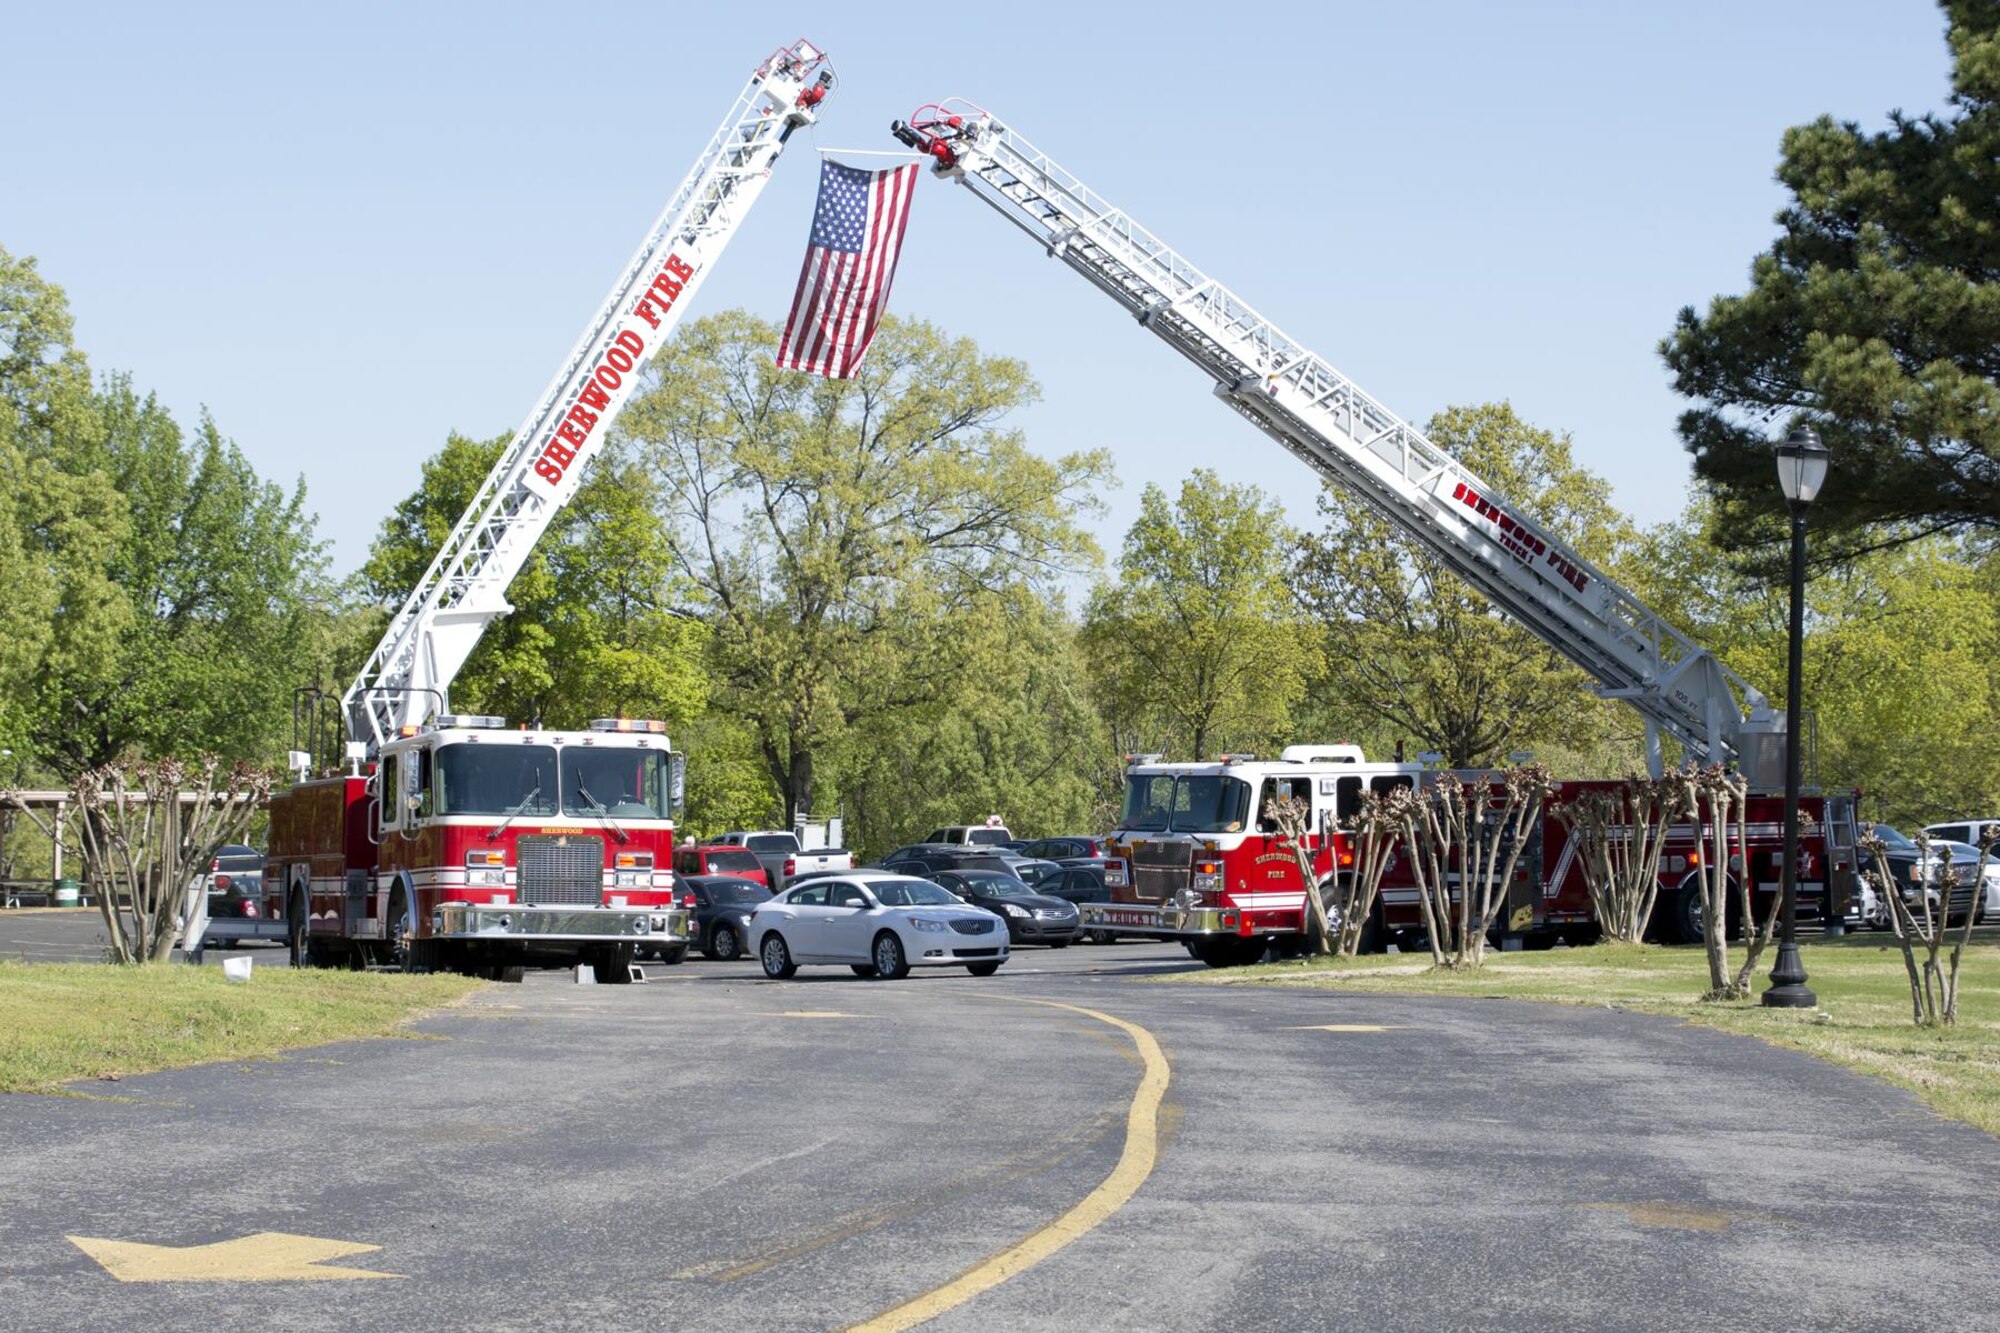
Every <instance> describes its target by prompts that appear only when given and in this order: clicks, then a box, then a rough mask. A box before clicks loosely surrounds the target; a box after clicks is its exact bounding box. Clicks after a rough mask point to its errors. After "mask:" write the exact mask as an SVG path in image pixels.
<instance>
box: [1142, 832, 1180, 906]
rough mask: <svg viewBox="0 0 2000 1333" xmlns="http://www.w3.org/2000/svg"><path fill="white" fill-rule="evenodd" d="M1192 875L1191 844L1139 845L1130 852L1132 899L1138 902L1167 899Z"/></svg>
mask: <svg viewBox="0 0 2000 1333" xmlns="http://www.w3.org/2000/svg"><path fill="white" fill-rule="evenodd" d="M1193 875H1194V844H1193V843H1187V842H1142V843H1140V844H1138V845H1137V846H1135V847H1134V848H1133V849H1132V896H1133V897H1134V898H1137V899H1139V900H1140V901H1142V902H1159V901H1161V900H1163V899H1166V898H1171V897H1172V896H1173V895H1175V894H1176V893H1179V892H1180V891H1181V890H1182V889H1185V888H1186V887H1188V884H1189V882H1190V881H1191V879H1192V878H1193Z"/></svg>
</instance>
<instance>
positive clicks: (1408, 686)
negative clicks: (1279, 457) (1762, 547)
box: [1296, 403, 1637, 769]
mask: <svg viewBox="0 0 2000 1333" xmlns="http://www.w3.org/2000/svg"><path fill="white" fill-rule="evenodd" d="M1425 432H1426V434H1428V435H1429V436H1430V438H1431V440H1432V441H1433V442H1435V443H1436V444H1437V445H1438V446H1439V447H1440V448H1442V449H1443V450H1444V451H1445V452H1447V453H1449V454H1450V455H1451V456H1452V457H1454V458H1456V459H1458V460H1459V461H1461V462H1462V463H1464V464H1465V465H1466V466H1467V467H1468V468H1470V469H1471V470H1472V471H1473V472H1474V473H1475V474H1477V475H1478V476H1480V477H1482V478H1484V479H1485V480H1486V481H1487V482H1488V483H1489V484H1490V485H1491V486H1492V487H1493V488H1494V489H1495V490H1497V491H1498V492H1499V493H1500V494H1501V495H1504V496H1506V497H1507V498H1508V503H1509V504H1510V505H1511V506H1512V507H1514V508H1516V509H1518V510H1519V511H1520V512H1521V513H1523V514H1526V515H1528V516H1530V517H1532V518H1534V519H1535V520H1536V521H1538V522H1540V523H1541V524H1542V525H1543V526H1545V527H1547V528H1548V529H1549V530H1551V531H1553V532H1555V533H1557V534H1559V535H1561V536H1562V537H1563V539H1564V540H1565V541H1567V542H1569V543H1570V544H1571V545H1572V546H1574V547H1576V548H1577V549H1578V550H1579V551H1581V552H1582V554H1583V555H1584V557H1585V558H1586V559H1589V560H1590V561H1592V563H1594V564H1597V565H1598V566H1599V567H1600V568H1602V567H1605V566H1607V565H1609V564H1611V563H1612V562H1614V561H1615V560H1616V559H1617V557H1618V556H1619V555H1620V553H1621V551H1622V549H1623V548H1624V546H1625V545H1626V543H1628V542H1629V541H1630V540H1631V539H1632V537H1633V536H1634V534H1633V532H1632V530H1631V528H1630V526H1629V524H1628V523H1627V521H1626V519H1625V518H1624V516H1623V515H1622V514H1621V513H1620V512H1619V510H1618V508H1617V506H1616V505H1614V504H1613V503H1612V501H1611V488H1610V486H1609V484H1608V483H1606V482H1605V481H1604V480H1603V479H1602V478H1600V477H1597V476H1595V475H1593V474H1592V473H1590V472H1589V471H1587V470H1586V469H1584V468H1582V467H1579V466H1578V465H1577V464H1576V462H1575V460H1574V458H1573V457H1572V456H1571V453H1570V443H1569V437H1568V436H1566V435H1557V434H1554V433H1553V432H1550V431H1546V430H1541V429H1539V428H1537V427H1535V426H1532V425H1529V424H1528V423H1527V422H1525V421H1523V420H1521V418H1520V417H1519V416H1517V415H1516V414H1515V412H1514V409H1513V408H1512V407H1511V406H1510V405H1508V404H1506V403H1489V404H1485V405H1482V406H1477V407H1455V408H1449V409H1447V410H1445V411H1444V412H1441V413H1439V414H1438V415H1436V416H1434V417H1432V418H1431V420H1430V422H1429V424H1428V425H1427V426H1426V427H1425ZM1320 513H1321V515H1322V516H1323V517H1324V519H1325V525H1324V526H1323V527H1322V528H1321V529H1320V530H1319V531H1318V532H1316V533H1313V534H1311V535H1310V536H1308V537H1307V538H1306V539H1305V540H1304V541H1303V542H1302V543H1301V545H1300V569H1299V573H1298V575H1297V576H1296V586H1297V588H1298V589H1299V595H1300V599H1301V601H1302V603H1303V605H1304V607H1305V609H1306V611H1307V613H1308V614H1309V615H1310V616H1311V617H1312V619H1313V620H1314V622H1315V623H1316V624H1318V625H1319V626H1321V627H1322V629H1323V632H1324V634H1325V643H1326V647H1325V653H1324V661H1325V670H1324V671H1323V673H1322V674H1321V675H1320V676H1319V678H1318V679H1317V680H1316V681H1315V683H1314V690H1315V693H1316V694H1318V695H1321V696H1323V697H1322V699H1321V701H1320V704H1319V707H1320V708H1321V709H1322V710H1323V715H1324V716H1339V715H1340V713H1339V712H1337V711H1336V710H1340V711H1344V712H1346V714H1347V716H1349V717H1350V718H1351V719H1352V727H1351V729H1352V730H1355V731H1360V732H1364V733H1365V732H1366V731H1367V730H1369V729H1370V728H1371V726H1372V727H1373V728H1375V729H1377V730H1378V734H1380V733H1381V732H1386V733H1388V734H1389V735H1393V736H1396V737H1400V738H1408V739H1410V740H1412V741H1414V742H1415V743H1416V745H1417V746H1418V748H1420V749H1423V750H1433V751H1437V752H1438V753H1440V754H1442V755H1443V756H1444V762H1445V763H1446V764H1447V765H1448V766H1450V767H1454V768H1472V767H1481V766H1488V765H1497V764H1498V763H1500V762H1501V761H1503V760H1504V759H1505V758H1506V757H1507V755H1508V754H1509V753H1510V752H1512V751H1518V750H1534V751H1536V752H1538V753H1540V754H1541V755H1542V757H1543V758H1545V759H1552V758H1555V757H1556V756H1557V755H1560V756H1561V760H1562V762H1565V763H1566V764H1568V763H1582V764H1585V765H1588V766H1596V765H1597V764H1598V763H1602V762H1605V761H1603V760H1602V759H1600V758H1599V757H1598V756H1597V755H1596V753H1595V751H1596V750H1597V748H1598V743H1599V742H1600V741H1601V740H1602V739H1603V737H1604V736H1605V735H1606V734H1607V733H1611V732H1615V731H1616V730H1617V729H1618V728H1620V727H1623V728H1625V729H1626V730H1627V731H1628V732H1631V733H1633V734H1634V735H1636V730H1637V726H1636V722H1634V721H1633V720H1631V718H1630V715H1629V714H1626V715H1624V716H1623V717H1620V716H1618V715H1617V714H1615V713H1614V712H1613V711H1612V709H1611V708H1610V707H1609V706H1608V705H1606V704H1604V703H1603V702H1602V701H1600V700H1597V699H1595V698H1594V697H1593V696H1592V695H1591V693H1590V685H1591V682H1590V681H1589V679H1588V678H1587V677H1586V676H1585V675H1584V673H1583V672H1581V671H1579V670H1577V669H1576V668H1575V667H1573V666H1571V665H1570V664H1569V662H1568V661H1567V660H1566V659H1565V658H1563V657H1562V656H1561V654H1559V653H1557V652H1556V651H1555V649H1553V648H1551V647H1550V646H1549V645H1547V644H1546V643H1544V642H1543V641H1542V640H1541V639H1539V638H1537V637H1536V636H1535V635H1533V634H1531V633H1529V632H1528V631H1527V630H1526V629H1523V628H1522V627H1521V626H1519V625H1517V624H1515V623H1514V622H1512V621H1510V620H1508V619H1507V618H1506V617H1505V616H1503V615H1502V614H1501V613H1500V612H1499V611H1497V610H1495V609H1494V607H1493V606H1492V604H1491V603H1489V602H1488V601H1487V600H1486V599H1485V597H1483V596H1481V595H1480V594H1479V593H1478V592H1476V591H1474V590H1473V589H1472V587H1471V586H1470V585H1469V584H1467V583H1466V582H1465V581H1464V580H1463V579H1461V578H1460V577H1459V576H1458V575H1457V574H1455V573H1453V572H1452V571H1451V570H1450V569H1449V568H1447V567H1446V566H1445V565H1444V563H1443V562H1442V561H1440V560H1438V559H1436V558H1435V557H1433V556H1432V555H1430V554H1428V553H1427V552H1426V551H1425V550H1423V549H1422V548H1421V547H1419V546H1417V545H1416V544H1415V543H1413V542H1412V541H1410V540H1409V539H1408V538H1407V537H1405V536H1404V535H1403V534H1402V532H1401V530H1400V529H1397V528H1395V527H1393V526H1391V525H1390V523H1389V522H1388V521H1387V520H1386V519H1384V518H1383V517H1381V515H1379V514H1377V513H1376V512H1375V511H1374V510H1373V509H1371V508H1369V507H1368V506H1367V505H1366V504H1364V503H1363V502H1362V501H1361V500H1359V499H1357V498H1356V497H1354V496H1352V495H1350V494H1348V493H1347V492H1346V491H1344V490H1341V489H1339V488H1337V487H1328V488H1327V489H1326V491H1325V492H1324V493H1323V494H1322V495H1321V497H1320ZM1632 748H1633V747H1630V746H1627V747H1623V748H1621V751H1620V753H1621V756H1622V755H1623V754H1624V752H1625V751H1626V750H1631V749H1632ZM1551 752H1553V753H1551ZM1625 762H1630V761H1629V759H1627V760H1626V761H1625ZM1610 766H1612V767H1613V768H1614V769H1615V767H1616V761H1611V763H1610Z"/></svg>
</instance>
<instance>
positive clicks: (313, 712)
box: [264, 41, 834, 981]
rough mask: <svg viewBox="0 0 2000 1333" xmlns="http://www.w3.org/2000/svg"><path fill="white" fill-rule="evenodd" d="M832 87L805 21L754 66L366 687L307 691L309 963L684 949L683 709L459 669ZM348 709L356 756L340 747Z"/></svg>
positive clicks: (282, 798) (288, 850)
mask: <svg viewBox="0 0 2000 1333" xmlns="http://www.w3.org/2000/svg"><path fill="white" fill-rule="evenodd" d="M833 84H834V76H833V71H832V67H831V66H830V65H829V64H828V63H827V60H826V56H825V54H824V53H823V52H821V51H820V50H819V49H818V48H816V47H814V46H813V45H812V44H811V43H810V42H804V41H801V42H796V43H794V44H793V45H791V46H789V47H784V48H781V49H779V50H778V51H776V52H775V53H773V54H772V55H771V57H770V58H769V59H767V60H766V61H765V62H764V63H763V64H762V65H760V66H758V68H757V69H756V71H755V72H754V73H752V74H751V76H750V80H749V82H748V84H747V85H746V86H745V87H744V89H743V91H742V93H741V94H740V95H739V96H738V98H737V100H736V102H735V104H734V105H733V106H732V108H731V109H730V112H729V114H728V115H727V116H726V117H725V118H724V120H723V122H722V125H721V127H720V128H719V129H717V131H716V132H715V134H714V135H713V136H712V137H711V138H710V139H709V141H708V143H707V146H706V147H705V148H704V149H703V151H702V153H701V155H700V156H699V157H698V158H697V159H696V161H695V165H694V169H693V170H692V171H690V172H689V173H688V176H687V178H686V179H685V180H683V181H682V182H681V185H680V187H679V188H678V189H677V190H676V191H675V193H674V195H673V197H672V198H671V199H670V200H669V201H668V203H667V206H666V208H665V209H664V210H663V211H662V212H661V214H660V216H659V218H658V219H657V220H655V222H654V224H653V227H652V229H651V231H649V232H648V233H647V235H646V236H645V238H644V239H643V240H642V241H641V242H640V244H639V248H638V250H637V251H636V252H635V253H634V254H633V256H632V258H631V259H630V261H628V262H627V264H626V266H625V268H624V270H623V272H622V273H620V275H619V277H618V280H617V281H616V282H615V283H614V284H613V285H612V288H611V292H610V294H609V295H608V296H606V297H605V299H604V302H603V303H602V304H601V305H600V306H599V307H598V310H597V313H596V314H595V315H594V316H593V317H592V319H591V322H590V323H589V324H588V325H586V326H585V328H584V332H583V336H582V337H581V338H579V339H578V341H577V344H576V346H575V347H574V348H573V349H572V350H571V352H570V354H569V356H568V357H567V358H566V359H565V360H564V362H563V364H562V366H561V367H560V368H559V369H558V370H557V372H556V375H555V377H554V379H552V380H551V381H550V382H549V385H548V387H547V388H546V389H545V390H544V391H543V393H542V396H541V398H540V399H539V400H538V401H537V403H536V404H535V406H534V408H533V409H532V410H531V411H530V412H529V414H528V417H527V419H526V421H525V422H523V424H522V426H521V429H520V430H519V431H518V432H517V433H516V434H515V436H514V439H513V442H512V443H511V444H510V445H509V446H508V447H507V449H506V450H505V451H503V452H502V454H501V456H500V459H499V461H498V462H497V463H496V464H495V465H494V468H493V470H492V472H491V473H489V474H488V475H487V477H486V480H485V481H484V482H483V483H482V484H481V486H480V489H479V491H478V493H477V494H476V495H475V496H474V498H473V501H472V503H471V504H470V505H469V506H468V507H467V509H466V511H465V514H464V515H463V516H462V517H461V518H460V519H459V521H458V524H457V526H456V527H455V528H454V529H453V531H452V533H451V535H450V537H449V538H447V540H446V542H445V544H444V546H443V547H442V548H441V549H440V550H439V551H438V553H437V556H436V557H435V558H434V559H433V560H432V562H431V565H430V568H429V569H428V570H427V571H426V572H425V574H424V576H423V579H422V580H421V581H420V582H419V583H418V585H417V587H416V588H415V589H413V590H412V591H411V593H410V596H409V598H408V600H407V601H405V603H404V604H403V607H402V609H401V610H400V611H398V612H397V614H396V616H395V617H394V618H393V619H392V620H391V621H390V623H389V627H388V629H387V631H386V632H385V633H384V634H383V636H382V641H381V642H380V643H379V644H377V645H376V647H375V651H374V652H373V654H371V655H370V657H369V659H368V661H367V663H366V664H365V665H364V666H363V667H362V669H361V671H360V673H359V674H358V675H357V676H356V677H355V680H354V683H353V684H352V685H350V686H349V687H348V690H347V692H346V694H345V695H344V696H343V697H342V699H341V701H340V704H341V708H340V719H339V726H338V727H337V728H336V727H330V726H329V727H322V726H321V725H320V717H321V712H320V710H319V708H318V707H317V706H316V704H309V705H308V706H307V708H306V717H307V718H308V719H309V723H310V725H309V727H308V728H307V732H308V734H307V738H306V739H305V742H304V748H303V749H297V750H294V751H293V754H292V767H293V770H294V772H295V773H296V774H297V776H298V779H299V780H298V781H297V782H296V783H295V784H294V785H293V786H292V787H291V788H290V789H288V790H286V791H283V792H281V793H279V794H277V795H275V796H273V797H272V799H271V845H270V853H269V855H268V857H267V860H266V870H265V879H264V887H265V894H266V899H267V906H268V907H269V908H270V909H271V910H272V911H273V912H276V913H282V914H283V919H284V920H285V922H286V929H287V932H288V935H289V938H290V941H291V947H292V956H293V960H294V962H295V963H301V964H303V963H330V962H335V961H346V962H349V963H352V964H360V963H366V962H369V961H374V962H377V963H383V964H388V965H392V966H398V967H404V968H412V969H429V968H453V969H459V970H465V971H479V972H486V973H488V974H491V975H498V976H502V977H507V978H510V979H518V978H519V976H520V973H521V969H523V968H524V967H527V966H530V965H534V964H543V963H554V964H564V963H573V962H585V963H590V964H593V965H594V967H595V970H596V972H597V974H598V976H599V978H600V979H601V980H606V981H625V980H629V979H630V968H629V964H630V962H631V959H632V958H633V956H634V955H635V953H636V952H637V951H638V950H640V949H646V950H650V951H653V952H657V953H660V954H661V955H662V956H664V957H666V958H668V959H669V960H677V958H678V956H679V955H680V954H681V953H684V952H685V950H686V947H687V922H688V916H687V912H686V911H685V910H683V909H684V906H685V905H680V906H677V905H676V904H675V903H674V902H673V888H672V886H673V865H672V861H673V857H672V848H673V829H674V826H673V816H674V813H675V808H676V804H677V802H678V800H679V797H680V791H681V777H682V772H683V769H682V762H681V757H680V756H679V755H677V754H675V753H673V751H672V748H671V746H670V745H669V744H668V741H667V737H666V734H665V728H664V727H663V726H662V725H661V724H659V723H657V722H644V723H635V722H632V721H629V720H626V719H606V720H603V721H599V722H594V723H592V724H591V725H590V727H589V728H588V729H587V730H583V731H551V730H545V729H543V728H542V727H540V726H539V725H536V726H532V727H527V728H522V729H519V730H510V729H508V727H507V725H506V723H505V722H504V721H503V720H502V719H499V718H491V717H472V716H467V715H462V714H458V713H455V712H454V711H453V710H452V709H451V707H450V690H451V684H452V681H453V679H454V678H455V677H456V676H457V674H458V671H459V669H460V668H461V667H462V666H463V665H464V664H465V661H466V659H467V658H468V657H469V656H470V655H471V653H472V650H473V649H474V647H476V646H477V644H478V642H479V639H480V637H481V636H482V635H483V634H484V633H485V630H486V627H487V625H488V624H490V623H491V622H492V621H493V620H494V619H496V618H498V617H499V616H502V615H505V614H506V613H507V612H508V611H510V610H511V609H512V608H511V607H510V606H509V605H508V604H507V597H506V594H507V588H508V586H509V584H511V583H512V582H513V579H514V576H515V575H516V574H517V573H519V572H520V569H521V567H522V565H523V564H524V563H525V562H526V561H527V559H528V557H529V555H530V554H531V553H532V552H533V550H534V548H535V543H536V542H537V541H538V540H540V538H541V535H542V533H543V532H544V531H546V530H547V528H548V526H549V524H550V523H551V522H552V521H553V520H554V518H555V516H556V515H557V514H558V513H559V512H560V511H561V510H562V508H563V507H564V506H565V505H567V504H568V503H569V501H570V499H571V498H572V497H573V496H574V495H575V493H576V489H577V486H578V485H579V484H580V482H581V479H582V472H583V470H584V466H585V465H586V464H587V463H588V461H589V459H590V458H591V456H592V455H593V454H594V453H595V452H596V451H597V450H598V449H599V448H600V447H601V446H602V444H603V442H604V439H605V437H606V436H607V435H608V434H609V433H610V430H611V425H612V422H613V421H614V420H615V419H616V417H617V415H618V413H619V411H620V410H621V409H622V408H623V407H624V405H625V401H626V399H627V398H628V397H630V395H631V393H632V390H633V388H634V386H635V384H636V383H637V374H636V371H637V368H638V366H639V364H640V363H641V362H643V361H644V360H645V359H646V358H647V357H649V356H651V355H652V354H653V353H654V352H656V351H657V350H659V348H660V347H661V346H663V345H664V344H665V342H666V340H667V338H668V337H669V336H670V335H671V334H672V332H673V330H674V328H675V326H676V325H677V324H678V323H679V321H680V317H681V315H682V313H683V312H684V311H685V310H686V309H687V305H688V302H689V301H690V300H691V299H692V297H693V294H694V290H695V288H696V287H698V286H699V285H700V283H701V282H702V280H703V279H704V278H706V277H707V276H708V273H709V271H710V269H711V268H712V267H713V266H714V263H715V261H716V260H717V259H718V258H719V257H720V255H721V253H722V250H723V248H724V247H725V246H726V245H727V244H728V242H729V240H730V238H731V237H732V236H733V235H734V234H735V233H736V231H737V229H738V227H739V226H740V225H741V223H742V221H743V218H744V215H745V214H746V212H747V211H748V210H749V208H750V207H751V205H752V204H753V203H755V202H756V200H757V197H758V196H759V195H760V194H761V193H762V192H763V189H764V186H765V184H766V183H767V182H768V181H769V179H770V174H771V168H772V166H773V165H774V164H775V163H776V162H777V160H778V156H779V154H780V153H781V152H782V151H783V150H784V147H785V144H786V143H787V141H788V140H789V139H790V138H791V135H792V133H793V132H794V131H795V130H797V129H798V128H799V127H800V126H803V125H811V124H812V123H814V121H815V119H816V118H817V116H818V112H819V108H820V105H821V104H822V102H823V101H824V100H825V98H826V96H827V94H828V93H829V92H830V91H831V90H832V88H833ZM335 730H343V731H344V732H345V736H346V745H345V750H344V757H337V756H333V755H329V754H327V753H326V749H327V748H328V747H324V746H322V745H321V744H320V737H321V735H322V734H323V733H324V734H327V735H331V734H332V733H333V732H334V731H335ZM343 767H344V769H345V772H344V774H341V773H340V771H339V770H341V769H342V768H343ZM329 769H331V770H333V771H334V774H335V775H331V776H324V777H320V778H317V779H315V778H313V776H312V775H313V774H314V773H315V772H325V771H327V770H329Z"/></svg>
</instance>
